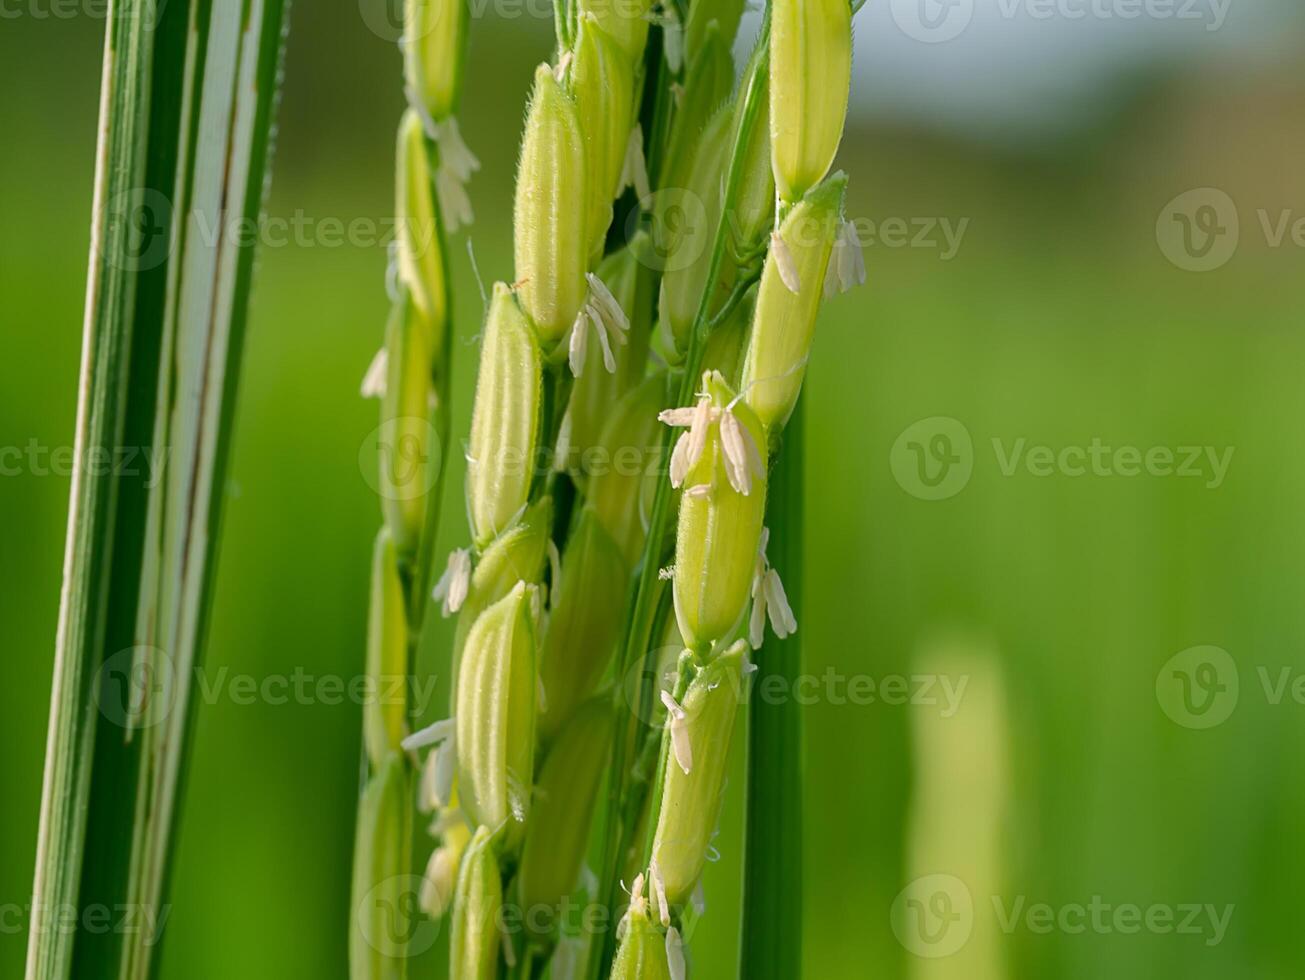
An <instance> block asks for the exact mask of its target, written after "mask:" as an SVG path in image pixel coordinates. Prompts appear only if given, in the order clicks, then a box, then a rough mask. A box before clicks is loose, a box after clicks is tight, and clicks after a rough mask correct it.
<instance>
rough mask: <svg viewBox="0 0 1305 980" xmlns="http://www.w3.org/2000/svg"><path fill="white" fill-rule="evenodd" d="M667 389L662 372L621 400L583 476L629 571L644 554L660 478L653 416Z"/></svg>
mask: <svg viewBox="0 0 1305 980" xmlns="http://www.w3.org/2000/svg"><path fill="white" fill-rule="evenodd" d="M666 390H667V376H666V374H665V373H661V374H656V375H653V376H652V377H651V378H648V379H647V380H646V381H644V382H643V383H642V384H640V385H639V387H637V388H635V389H634V390H633V391H630V392H629V393H627V394H626V396H625V397H624V398H623V399H621V401H620V402H619V403H618V404H617V406H616V408H615V410H614V411H613V412H612V415H611V418H609V419H608V420H607V424H606V425H605V426H604V427H603V433H602V436H601V438H600V439H599V440H598V445H597V446H596V447H595V450H596V451H595V454H594V458H595V460H596V463H597V465H596V466H595V468H594V471H593V472H592V473H588V474H586V476H587V482H586V484H585V485H586V486H587V488H588V499H589V506H590V507H591V508H592V509H593V511H594V513H595V515H596V516H597V518H598V520H599V521H600V522H601V523H602V525H603V527H604V528H605V529H606V531H607V533H608V534H609V535H610V536H611V538H612V540H613V541H615V542H616V545H617V547H618V548H619V549H620V550H621V554H622V555H623V556H624V558H625V564H626V567H627V568H630V569H633V568H634V566H635V564H636V563H637V562H638V560H639V555H640V553H641V552H642V551H643V544H644V539H645V537H646V536H647V533H646V526H647V519H648V513H647V509H648V506H649V504H650V503H651V501H652V498H653V494H654V493H655V489H656V482H657V480H658V479H659V475H658V473H657V470H656V468H655V467H654V466H651V465H650V461H652V460H655V459H656V458H657V456H656V453H657V451H658V440H659V438H660V436H661V431H660V426H661V423H659V422H658V421H657V412H658V411H659V410H660V409H661V408H662V406H663V405H665V404H666ZM581 465H582V466H583V465H584V460H583V459H582V460H581ZM582 472H583V471H582ZM662 478H664V477H662Z"/></svg>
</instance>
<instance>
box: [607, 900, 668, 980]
mask: <svg viewBox="0 0 1305 980" xmlns="http://www.w3.org/2000/svg"><path fill="white" fill-rule="evenodd" d="M645 881H646V879H645V878H644V876H643V875H640V876H639V877H637V878H636V879H635V880H634V887H633V888H631V890H630V907H629V909H627V910H626V913H625V917H624V918H623V919H622V920H621V925H620V934H621V945H620V947H619V948H618V950H617V953H616V960H615V962H613V964H612V975H611V980H672V978H671V970H670V965H669V962H668V961H667V958H666V941H665V939H663V938H662V934H661V932H660V931H658V929H657V926H656V925H654V924H653V920H652V918H651V917H650V916H649V914H648V913H649V909H648V899H647V898H646V897H645V896H644V885H645Z"/></svg>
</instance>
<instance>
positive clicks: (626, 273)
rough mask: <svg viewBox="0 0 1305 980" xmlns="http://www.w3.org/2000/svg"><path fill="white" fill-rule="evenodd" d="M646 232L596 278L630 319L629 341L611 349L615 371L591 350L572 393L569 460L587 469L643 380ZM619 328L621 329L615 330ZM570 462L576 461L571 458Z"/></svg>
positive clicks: (647, 311) (647, 330)
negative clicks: (615, 409)
mask: <svg viewBox="0 0 1305 980" xmlns="http://www.w3.org/2000/svg"><path fill="white" fill-rule="evenodd" d="M648 245H649V239H648V236H647V233H645V232H642V231H641V232H639V233H638V234H637V235H636V236H635V237H634V239H633V240H632V241H631V242H630V244H629V245H627V246H626V247H625V248H622V249H620V250H619V251H616V252H613V253H612V254H611V255H609V256H608V257H607V258H605V259H604V260H603V262H602V264H601V265H599V266H598V270H597V271H596V272H595V273H594V277H595V278H596V279H598V280H599V281H600V282H601V283H602V284H603V287H604V289H605V290H606V291H607V292H608V295H609V296H610V297H611V303H612V304H614V305H615V307H616V310H617V311H619V312H620V314H621V315H622V316H624V317H625V318H626V320H627V324H628V329H626V330H625V331H622V333H623V336H624V339H625V343H623V344H621V343H618V344H617V345H616V346H615V347H614V348H613V361H614V365H615V368H616V370H615V371H610V372H609V371H607V370H606V369H605V365H604V364H603V352H602V350H601V349H599V348H597V347H594V346H590V348H589V351H588V357H587V359H586V360H585V362H584V364H583V366H582V368H581V370H580V372H579V373H578V374H577V377H576V382H575V386H574V387H573V388H572V389H571V402H570V406H569V408H568V412H567V417H568V418H569V420H570V444H569V446H568V451H569V456H571V457H575V458H577V459H578V460H579V465H581V466H583V465H584V462H583V461H584V457H585V453H586V452H588V451H589V450H590V449H592V448H593V447H594V446H595V445H596V444H597V443H598V440H599V437H600V436H601V435H602V431H603V426H604V425H605V424H606V422H607V420H608V418H609V417H610V416H611V415H612V406H614V405H615V404H616V403H617V402H619V401H620V400H621V398H622V397H624V395H625V393H626V392H627V391H629V390H631V389H632V388H633V387H634V386H635V385H637V384H638V383H639V382H640V380H641V379H642V378H643V374H644V370H645V368H646V367H647V363H648V345H649V340H650V339H651V320H652V301H653V296H652V292H653V276H652V270H651V269H650V268H649V267H648V264H647V263H646V262H644V261H641V260H640V258H639V256H641V255H643V254H644V250H645V249H647V248H648ZM617 329H618V330H619V327H618V328H617ZM568 462H572V460H570V459H568Z"/></svg>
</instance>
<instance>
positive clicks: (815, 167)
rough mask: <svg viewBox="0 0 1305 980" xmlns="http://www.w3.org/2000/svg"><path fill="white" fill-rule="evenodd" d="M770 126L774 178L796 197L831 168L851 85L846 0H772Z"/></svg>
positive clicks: (849, 20) (785, 193) (789, 198)
mask: <svg viewBox="0 0 1305 980" xmlns="http://www.w3.org/2000/svg"><path fill="white" fill-rule="evenodd" d="M770 11H771V14H770V17H771V23H770V75H771V80H772V84H771V89H770V127H771V147H772V150H773V153H774V162H775V183H776V185H777V186H778V188H779V193H780V196H781V197H783V199H784V200H785V201H789V202H795V201H799V200H801V199H802V196H803V195H804V194H806V192H807V191H809V190H810V189H811V188H812V187H815V186H816V184H818V183H819V182H820V181H821V180H823V179H824V177H825V175H826V174H828V173H829V168H830V167H831V166H832V165H833V162H834V156H835V154H837V153H838V144H839V143H840V142H842V139H843V126H844V123H845V122H846V119H847V102H848V96H849V94H850V90H851V83H852V8H851V5H850V4H849V3H848V0H773V2H772V3H771V7H770Z"/></svg>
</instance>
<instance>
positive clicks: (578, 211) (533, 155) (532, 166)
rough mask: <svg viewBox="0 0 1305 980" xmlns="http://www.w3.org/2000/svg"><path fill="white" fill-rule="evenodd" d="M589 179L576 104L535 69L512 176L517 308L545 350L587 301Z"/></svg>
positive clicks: (545, 69) (546, 72)
mask: <svg viewBox="0 0 1305 980" xmlns="http://www.w3.org/2000/svg"><path fill="white" fill-rule="evenodd" d="M588 181H589V175H588V172H587V163H586V150H585V143H584V138H583V135H582V132H581V129H580V120H579V116H578V115H577V111H576V105H575V100H574V99H572V98H571V96H569V95H568V94H566V92H564V91H563V90H562V87H561V85H559V84H558V81H557V79H556V78H554V76H553V69H552V68H550V67H549V66H548V65H540V66H539V69H538V70H537V71H536V72H535V91H534V95H533V97H532V99H531V103H530V110H529V113H528V114H527V117H526V132H525V136H524V139H523V141H522V146H521V165H520V167H519V168H518V170H517V190H516V207H515V222H514V229H513V230H514V235H513V243H514V245H515V252H516V276H517V282H518V283H519V286H518V291H519V295H520V299H521V306H522V308H523V309H524V310H525V312H526V314H527V315H528V316H529V317H530V320H531V322H533V323H534V325H535V328H536V329H537V330H538V331H539V339H540V343H541V344H542V345H543V346H544V348H545V349H546V350H551V348H552V347H553V346H554V345H556V344H557V342H558V341H560V340H561V339H562V338H563V337H564V336H565V335H566V333H567V331H568V330H570V329H571V326H572V324H573V323H575V318H576V314H577V313H579V312H580V307H581V305H582V304H583V303H584V300H585V293H586V291H587V285H586V283H585V272H586V271H587V269H588V265H589V235H588V233H587V224H588V218H587V215H588V201H589V198H588Z"/></svg>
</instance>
